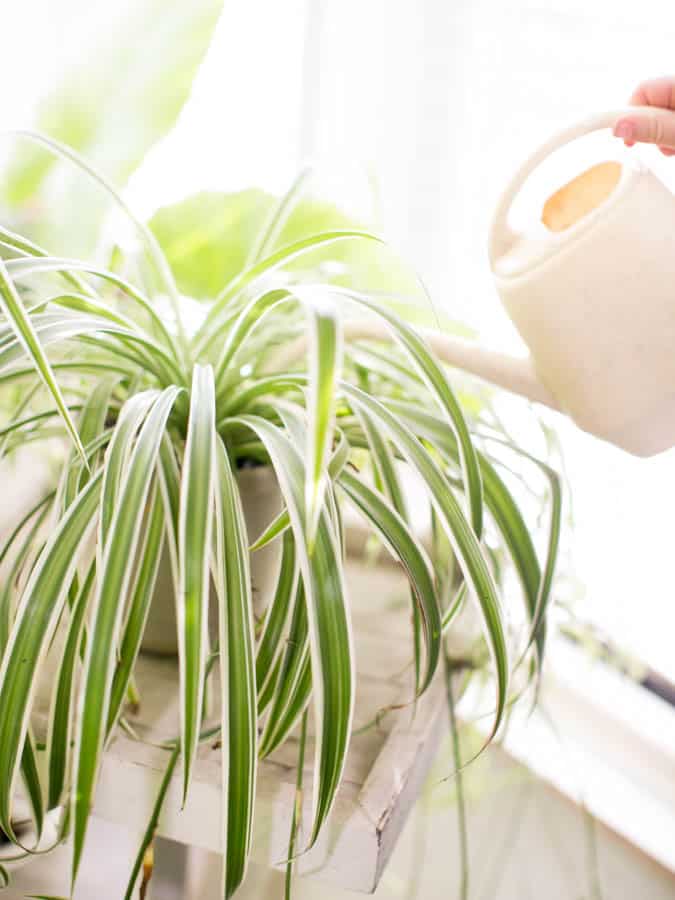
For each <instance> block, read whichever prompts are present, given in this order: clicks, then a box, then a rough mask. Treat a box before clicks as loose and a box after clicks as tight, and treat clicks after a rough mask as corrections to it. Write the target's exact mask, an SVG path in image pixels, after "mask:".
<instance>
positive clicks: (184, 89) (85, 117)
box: [1, 0, 222, 253]
mask: <svg viewBox="0 0 675 900" xmlns="http://www.w3.org/2000/svg"><path fill="white" fill-rule="evenodd" d="M109 9H110V10H111V12H109V13H108V15H107V17H106V18H107V21H105V22H101V24H100V26H99V28H98V31H97V34H96V36H95V37H90V38H89V46H88V47H87V52H86V53H83V54H82V56H81V58H80V60H81V61H80V62H79V63H78V64H77V65H74V66H73V67H72V68H70V69H69V70H67V71H66V72H65V73H64V75H63V78H62V80H61V81H60V82H59V83H58V84H57V85H56V86H55V87H53V88H52V90H51V91H50V92H49V93H48V94H47V95H46V96H45V97H44V98H43V100H42V102H41V103H40V106H39V109H38V113H37V121H36V123H35V125H36V127H37V128H38V129H39V130H40V131H42V132H44V133H45V134H48V135H49V136H50V137H53V138H56V139H57V140H60V141H62V142H63V143H66V144H68V145H70V146H71V147H72V148H73V149H75V150H77V151H78V152H80V153H82V154H83V155H85V156H86V157H87V159H88V161H89V162H90V163H92V164H93V165H94V166H95V167H97V168H100V169H101V171H103V172H105V173H106V175H107V176H108V177H109V178H110V179H111V180H112V181H113V182H115V183H116V184H117V185H119V186H121V185H123V184H124V183H125V182H126V181H127V179H128V178H129V176H130V175H131V173H132V172H133V171H134V170H135V169H136V168H137V166H138V165H139V163H140V162H141V161H142V160H143V158H144V157H145V155H146V153H147V152H148V150H149V149H150V148H151V147H152V146H153V145H154V144H155V143H156V142H157V141H158V140H159V139H160V138H161V137H163V135H165V134H166V133H167V132H168V131H169V129H170V128H171V127H172V126H173V125H174V123H175V122H176V119H177V118H178V114H179V113H180V111H181V109H182V108H183V105H184V103H185V101H186V100H187V98H188V96H189V93H190V88H191V86H192V81H193V78H194V76H195V73H196V71H197V69H198V67H199V65H200V63H201V61H202V59H203V57H204V54H205V53H206V50H207V48H208V46H209V43H210V40H211V36H212V34H213V30H214V28H215V25H216V22H217V21H218V17H219V15H220V13H221V10H222V0H191V2H190V3H169V4H167V3H165V2H163V0H140V2H139V0H137V2H134V3H127V4H123V5H122V9H120V7H119V4H113V5H112V6H110V7H109ZM129 35H136V36H138V38H139V40H129ZM53 168H54V160H53V158H52V157H51V156H49V155H48V154H46V153H45V152H44V151H42V150H40V149H36V148H33V147H27V146H26V145H25V143H24V142H23V141H22V142H21V145H20V146H17V149H16V151H15V152H14V153H13V156H12V158H11V159H10V162H9V165H8V167H7V168H6V170H5V173H6V174H5V178H4V179H3V187H2V194H1V197H2V201H3V203H4V205H6V206H8V207H9V208H10V209H11V210H13V212H14V213H15V214H16V212H17V208H18V207H20V206H21V204H24V203H25V202H26V201H27V200H30V210H31V212H30V218H31V221H32V222H34V223H39V224H37V225H36V227H32V228H30V232H31V234H32V235H33V236H34V237H35V238H36V239H37V240H38V241H39V242H40V243H43V244H45V245H46V246H50V245H51V244H52V243H53V240H52V239H53V238H54V237H55V236H56V237H58V243H59V244H61V243H63V237H62V235H63V231H64V229H65V230H66V232H67V239H66V240H67V241H68V249H69V251H71V252H78V253H81V252H83V251H86V250H88V249H91V247H92V245H93V242H94V241H95V239H96V228H95V227H93V226H95V225H96V224H97V223H98V221H99V220H100V216H101V214H102V212H103V210H104V208H105V207H104V202H105V201H104V200H103V198H101V197H98V196H94V195H92V192H91V190H90V189H88V186H86V185H84V186H83V185H82V182H81V180H80V179H79V177H77V176H75V177H73V176H72V173H71V172H67V173H66V172H65V170H64V172H63V173H62V174H63V175H64V176H65V183H64V182H62V183H60V184H58V183H57V181H56V180H54V179H48V177H47V176H48V175H50V173H51V172H52V170H53ZM61 191H63V192H64V193H65V194H67V196H68V203H67V204H65V205H64V204H60V205H59V221H58V223H54V224H53V225H51V226H50V224H49V222H48V220H46V219H45V218H44V216H40V215H36V212H38V211H39V210H42V211H43V212H44V211H46V210H49V208H50V203H51V201H52V200H53V198H54V197H55V195H56V193H57V192H61ZM15 217H16V215H15ZM25 224H26V222H25V220H24V225H25ZM54 226H56V228H55V227H54Z"/></svg>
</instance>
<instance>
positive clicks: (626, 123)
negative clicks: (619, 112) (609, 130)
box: [614, 119, 635, 141]
mask: <svg viewBox="0 0 675 900" xmlns="http://www.w3.org/2000/svg"><path fill="white" fill-rule="evenodd" d="M614 137H618V138H623V139H624V140H625V141H630V140H631V139H632V138H634V137H635V126H634V125H633V123H632V122H631V121H630V119H620V120H619V121H618V122H617V123H616V125H615V126H614Z"/></svg>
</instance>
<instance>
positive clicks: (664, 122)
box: [614, 109, 675, 149]
mask: <svg viewBox="0 0 675 900" xmlns="http://www.w3.org/2000/svg"><path fill="white" fill-rule="evenodd" d="M614 136H615V137H618V138H622V139H623V140H624V141H628V142H629V143H635V142H640V143H644V144H658V145H659V146H660V147H664V148H666V149H675V112H671V111H670V110H667V109H654V110H650V111H645V112H639V113H638V112H636V113H635V114H634V115H630V116H624V117H622V118H621V119H619V121H618V122H617V123H616V124H615V126H614Z"/></svg>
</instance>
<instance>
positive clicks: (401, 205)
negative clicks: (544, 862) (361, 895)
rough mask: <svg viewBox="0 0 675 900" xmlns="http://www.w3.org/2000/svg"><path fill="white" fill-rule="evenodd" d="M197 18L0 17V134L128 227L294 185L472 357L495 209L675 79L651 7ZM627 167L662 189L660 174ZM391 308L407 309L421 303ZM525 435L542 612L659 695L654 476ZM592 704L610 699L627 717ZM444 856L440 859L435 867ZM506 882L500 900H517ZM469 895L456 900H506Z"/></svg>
mask: <svg viewBox="0 0 675 900" xmlns="http://www.w3.org/2000/svg"><path fill="white" fill-rule="evenodd" d="M220 6H221V4H220V3H215V2H206V0H199V2H195V3H194V4H193V3H188V2H172V3H168V4H167V3H165V2H157V0H127V2H118V3H116V4H109V3H100V2H99V3H97V2H91V0H90V2H86V3H85V2H84V0H59V2H54V0H23V2H22V3H21V4H13V5H12V6H11V9H10V7H9V5H8V4H7V6H6V8H3V17H2V29H3V38H4V39H3V48H2V54H1V55H0V76H1V83H2V85H3V88H4V90H3V99H2V120H3V127H5V128H22V127H32V126H34V125H35V124H36V122H37V123H38V124H39V125H40V126H41V127H44V128H45V129H46V130H47V131H50V130H51V131H53V132H55V133H57V136H61V137H63V138H64V139H66V140H72V139H73V138H74V137H75V138H77V140H78V141H79V145H80V146H81V149H82V152H83V153H84V155H85V156H86V157H87V158H88V159H90V160H91V161H92V162H93V163H94V164H95V165H96V166H98V167H99V168H101V170H102V171H103V172H105V173H107V174H108V175H109V176H110V177H111V178H112V180H113V181H115V182H117V183H118V184H121V185H126V189H125V197H126V198H127V199H128V201H129V203H130V205H131V206H132V207H133V208H134V210H135V211H136V212H137V213H138V214H139V215H140V216H141V217H143V218H149V217H150V216H152V215H153V214H154V213H155V212H156V211H157V210H158V209H160V208H161V207H162V206H165V205H167V204H169V203H174V202H178V201H181V200H182V199H183V198H185V197H187V196H189V195H191V194H193V193H195V192H197V191H227V192H233V191H241V190H244V189H248V188H256V189H262V190H264V191H268V192H271V193H274V194H280V193H282V192H283V191H284V190H285V189H286V188H287V187H288V186H289V184H290V183H291V182H292V180H293V178H294V177H295V176H296V175H297V173H298V171H299V170H300V169H301V167H303V166H304V165H306V164H312V165H314V166H315V167H316V171H315V174H314V175H313V191H315V192H316V193H317V194H318V195H320V196H322V197H324V198H326V199H328V200H330V201H331V202H333V203H336V204H338V205H339V206H340V207H341V208H344V210H345V212H346V213H347V214H348V215H349V216H352V217H355V218H356V219H357V220H359V221H362V222H364V223H367V224H369V225H371V226H373V227H377V228H380V229H381V230H382V231H383V232H384V234H385V235H386V236H387V238H388V239H389V240H390V241H391V243H392V244H393V246H394V247H395V248H396V249H397V250H398V251H399V252H400V253H401V254H402V255H403V256H404V257H405V258H406V259H407V260H408V261H409V262H410V263H411V265H412V266H413V267H414V268H415V269H416V270H417V272H419V274H420V275H421V277H422V278H423V280H424V282H425V284H426V285H427V287H428V289H429V292H430V295H431V297H432V299H433V303H434V305H435V307H436V309H437V311H438V312H440V313H445V314H446V315H447V316H448V317H449V318H451V319H452V320H455V321H458V322H462V323H464V324H465V325H467V326H468V327H470V328H471V329H472V330H473V332H474V333H475V335H476V336H477V338H478V339H479V340H481V341H483V342H485V343H486V344H488V345H490V346H493V347H496V348H501V349H506V350H513V351H515V352H518V353H522V352H523V348H522V345H521V344H520V342H519V339H518V337H517V335H516V334H515V332H514V330H513V328H512V326H511V325H510V323H509V322H508V320H507V319H506V316H505V315H504V313H503V312H502V310H501V309H500V306H499V303H498V300H497V296H496V292H495V289H494V286H493V284H492V279H491V275H490V271H489V267H488V263H487V257H486V236H487V230H488V227H489V223H490V217H491V213H492V209H493V207H494V205H495V202H496V199H497V197H498V196H499V193H500V191H501V190H502V188H503V187H504V185H505V184H506V182H507V181H508V179H509V177H510V176H511V174H512V173H513V171H514V169H515V167H516V166H517V165H518V164H519V163H520V161H521V160H522V159H523V158H524V157H525V155H529V154H530V153H531V152H532V151H533V150H534V149H535V148H536V147H537V146H538V145H539V144H540V143H541V142H542V141H543V140H544V139H545V138H546V137H547V136H548V135H549V134H550V133H551V132H553V131H555V130H557V129H559V128H561V127H564V126H565V125H566V124H569V123H570V122H572V121H574V120H577V119H580V118H582V117H583V116H585V115H586V114H587V113H590V112H593V111H599V110H603V109H608V108H616V107H620V106H622V105H623V104H624V103H626V102H627V100H628V97H629V96H630V94H631V92H632V90H633V89H634V87H635V86H636V85H637V83H638V82H639V81H640V80H642V79H645V78H647V77H652V76H656V75H660V74H667V73H675V51H674V49H673V48H674V47H675V11H674V10H670V9H669V7H668V5H667V4H664V3H663V2H660V0H642V2H641V3H639V4H636V3H634V2H627V0H583V2H582V0H564V2H563V0H511V2H510V3H508V4H503V3H500V2H498V0H453V2H452V3H448V2H446V0H340V2H338V0H332V2H331V0H281V2H262V0H248V2H246V3H244V2H241V0H239V2H236V0H229V2H225V4H224V6H223V12H222V15H221V16H220V18H219V19H218V15H219V14H220ZM216 20H217V24H214V23H215V22H216ZM212 29H213V31H212ZM211 33H212V37H211ZM206 47H208V49H207V50H206ZM202 48H203V49H204V50H205V56H204V61H203V64H201V65H198V64H197V63H196V62H195V60H199V59H201V51H202ZM193 70H196V76H195V78H194V84H193V85H192V87H191V88H190V83H191V79H192V74H193ZM55 98H56V99H55ZM183 101H184V103H183ZM167 130H168V133H166V134H165V132H166V131H167ZM59 132H60V133H59ZM626 153H628V151H625V150H624V149H623V147H622V146H621V145H620V144H619V143H618V142H616V141H614V140H613V139H611V137H610V136H608V135H599V136H595V137H593V138H589V139H586V140H584V141H583V142H580V143H578V144H576V145H575V146H573V147H570V148H567V149H566V150H564V151H562V152H561V153H560V154H557V155H556V158H555V159H554V160H552V161H551V162H550V163H549V164H547V166H546V167H544V168H543V169H542V170H541V171H540V172H539V173H538V175H537V177H535V178H533V179H532V181H531V183H530V185H529V186H528V190H527V192H526V193H527V196H525V197H524V198H523V202H522V203H521V204H520V209H519V210H518V211H517V212H518V220H519V223H520V225H521V227H523V228H525V229H527V228H533V227H536V221H537V218H538V212H537V210H538V209H540V208H541V205H542V203H543V200H544V199H545V198H546V196H548V194H549V193H551V191H552V190H553V189H554V188H555V187H557V186H558V185H559V184H561V183H562V182H563V181H564V180H565V178H566V177H567V175H568V174H569V173H571V172H574V171H578V170H579V168H580V167H581V166H584V167H585V166H587V165H589V164H590V163H591V162H594V161H597V160H598V159H607V158H623V156H624V154H626ZM630 153H632V154H636V153H639V154H640V155H641V156H642V157H644V158H645V159H646V160H647V162H648V163H649V164H650V165H651V166H652V167H653V168H654V169H655V170H656V171H657V173H658V174H659V176H660V177H661V178H662V179H663V180H664V181H665V182H666V183H667V184H669V185H670V186H671V187H672V188H673V189H675V161H673V160H665V159H663V158H661V157H659V156H658V154H656V153H652V152H650V151H648V150H644V149H640V150H639V151H636V150H633V151H630ZM17 154H18V156H17ZM0 158H1V162H2V166H1V167H0V171H6V172H12V171H15V167H16V166H17V165H19V166H20V165H21V164H22V159H23V157H22V151H20V150H19V151H17V144H16V139H10V138H3V141H2V144H1V145H0ZM17 160H18V162H17ZM24 162H25V160H24ZM27 168H30V167H29V166H28V167H27ZM1 180H2V179H1V178H0V181H1ZM27 183H28V182H27ZM53 189H54V190H57V191H60V192H61V195H62V196H65V197H67V196H68V193H67V192H68V191H71V190H72V191H74V190H80V188H79V187H76V186H74V185H73V183H72V182H62V183H59V184H56V185H54V188H53ZM78 208H79V207H78ZM62 224H63V223H62ZM75 224H76V225H77V226H78V227H77V228H73V229H72V230H69V229H68V228H66V227H62V228H61V231H60V237H59V241H60V242H61V243H60V245H59V246H53V245H52V249H53V250H54V252H56V253H59V254H61V255H64V256H67V255H69V254H75V253H77V252H78V250H79V247H78V246H77V243H78V242H79V241H83V240H86V223H85V222H78V223H75ZM111 227H114V223H113V224H112V225H111ZM411 301H412V302H415V303H418V304H421V305H422V306H424V304H427V303H428V301H426V300H425V299H424V298H423V296H422V294H421V293H419V294H417V295H416V296H413V297H411ZM426 312H427V313H428V312H429V310H428V309H426ZM497 403H498V407H499V410H500V413H501V414H502V415H503V417H504V419H505V421H506V422H508V426H509V428H510V429H511V430H512V431H513V432H514V433H516V434H519V433H520V429H530V428H532V424H531V416H529V415H523V413H522V404H521V402H520V401H515V400H511V399H509V398H503V397H500V398H498V401H497ZM545 422H546V423H548V425H550V426H551V427H552V428H554V429H555V431H556V432H557V434H558V436H559V440H560V443H561V446H562V449H563V453H564V459H565V467H566V477H567V480H568V482H569V485H570V493H569V497H570V503H569V504H568V507H567V509H566V516H567V521H568V524H569V525H570V526H571V527H568V528H567V529H566V534H565V545H566V563H565V571H564V572H563V577H562V578H561V579H560V584H559V597H560V598H561V599H562V601H564V602H565V603H569V604H570V605H572V606H573V608H574V610H575V612H576V615H577V616H578V617H579V619H581V620H582V621H583V622H586V623H588V624H589V625H590V626H591V627H592V628H594V629H598V630H599V632H600V633H601V635H602V636H604V637H606V638H607V639H608V640H610V641H611V642H613V643H615V644H616V646H617V647H619V648H620V649H621V650H622V651H624V652H625V653H626V654H627V655H628V656H629V657H631V658H632V659H633V660H634V661H637V662H638V663H639V664H642V665H645V666H649V667H651V669H653V670H654V671H655V672H657V673H660V674H662V675H663V676H665V677H666V678H667V679H670V680H673V681H675V654H673V651H672V642H673V638H672V635H673V632H674V626H675V591H674V590H673V583H672V582H673V579H672V558H673V549H672V547H673V515H672V512H671V510H672V508H673V498H674V497H675V455H674V454H673V453H672V452H671V453H667V454H663V455H661V456H660V457H658V458H656V459H652V460H648V461H643V460H634V459H631V458H629V457H627V456H625V455H623V454H621V453H620V452H619V451H617V450H614V449H612V448H610V447H608V446H605V445H603V444H601V443H600V442H598V441H596V440H594V439H592V438H590V437H588V436H586V435H584V434H581V433H579V432H577V431H575V430H574V429H573V428H572V427H571V426H570V425H569V424H568V423H567V422H565V421H563V420H562V419H560V418H559V417H556V416H555V415H553V414H551V415H550V416H547V417H546V418H545ZM531 438H532V440H533V441H541V440H543V438H542V435H541V434H540V433H539V432H533V433H532V436H531ZM524 439H525V438H523V440H524ZM561 652H564V651H561ZM611 690H613V689H610V699H611V700H612V702H616V704H617V705H621V704H623V703H624V702H628V701H625V698H624V695H623V694H612V693H611ZM647 705H648V704H645V705H641V701H639V702H637V706H636V707H635V708H637V709H640V710H643V709H644V710H646V709H647ZM631 708H632V707H631ZM574 715H575V714H574V712H572V713H571V717H572V718H574ZM645 716H647V712H645ZM636 758H639V751H638V756H637V757H636ZM636 764H637V763H636ZM547 802H548V801H547ZM551 802H553V801H551ZM556 802H557V801H556ZM549 808H550V804H549ZM486 815H487V819H486V822H485V829H487V830H486V833H488V831H489V819H490V816H489V810H488V811H487V813H486ZM505 815H506V814H505ZM562 815H563V813H560V816H562ZM565 815H566V814H565ZM554 820H555V821H556V822H557V823H558V825H556V826H555V827H556V828H558V827H560V828H562V830H563V831H565V827H563V825H562V824H561V822H562V819H561V818H560V817H558V818H556V819H554ZM575 822H576V824H575V825H574V828H572V827H571V826H570V830H573V831H574V834H575V837H574V840H575V841H576V840H577V839H578V841H579V842H580V844H579V848H580V849H579V850H578V853H577V852H576V851H575V852H571V851H569V848H568V849H567V850H565V851H564V853H569V855H568V856H567V857H565V858H564V859H562V861H561V862H560V864H559V868H560V874H559V878H560V879H562V881H561V883H562V884H563V885H565V884H566V885H567V886H566V887H565V892H561V893H560V896H561V897H563V896H565V897H581V896H584V897H585V896H588V897H590V896H595V894H594V891H595V890H596V887H597V885H596V886H595V887H594V886H593V885H594V882H593V878H592V877H591V876H589V877H586V873H587V871H588V870H587V869H586V868H585V866H586V862H587V855H588V853H589V852H591V851H592V845H590V846H591V851H589V849H588V848H589V844H588V842H587V841H586V840H585V838H584V834H585V832H584V828H585V825H584V821H583V820H579V819H577V820H575ZM533 828H534V830H535V831H536V829H537V826H536V825H534V826H533ZM411 833H412V832H411ZM409 840H410V841H412V840H413V838H412V837H411V838H410V839H409ZM423 840H425V839H423ZM408 846H413V845H412V844H410V843H409V845H408ZM452 846H453V845H452V839H450V838H449V839H448V848H449V851H448V852H449V853H452V852H453V851H452V849H451V848H452ZM556 846H558V845H556ZM608 846H609V845H608ZM612 846H613V845H612ZM524 852H526V848H525V850H524ZM542 852H543V851H542ZM557 852H558V851H556V853H557ZM561 852H562V851H561ZM606 852H607V854H610V855H611V853H614V852H615V851H614V850H611V851H610V850H607V851H606ZM410 853H411V854H412V856H411V860H412V862H411V863H410V865H412V867H413V869H414V867H415V858H416V857H415V853H414V850H410ZM564 853H563V855H564ZM616 854H618V855H616V858H617V859H619V858H624V857H621V853H620V852H619V851H616ZM554 855H555V854H554ZM608 858H609V857H608ZM514 859H516V860H517V857H514ZM585 860H586V862H585ZM617 865H618V863H617ZM486 871H487V870H486ZM500 871H501V870H500ZM591 871H592V867H591ZM616 871H618V870H616ZM626 871H628V870H626ZM631 871H632V870H631ZM615 876H616V872H615ZM396 877H397V876H396V875H395V874H393V875H392V876H391V878H390V880H391V879H394V880H395V878H396ZM402 877H403V876H401V878H402ZM481 877H483V878H487V877H488V876H487V874H485V872H483V873H482V875H481ZM616 877H617V878H618V876H616ZM621 877H623V878H624V879H628V880H627V881H624V882H623V888H622V890H623V889H625V891H626V892H624V893H620V892H616V891H618V890H619V889H618V888H616V889H615V892H614V893H611V894H608V896H615V897H618V896H622V897H623V896H625V897H629V896H630V897H635V896H649V897H651V896H654V897H657V896H658V897H660V896H664V897H665V896H675V893H670V891H671V887H670V884H671V883H670V882H667V884H666V882H664V884H666V886H665V887H664V886H661V887H654V885H655V884H656V882H657V881H658V878H660V877H661V876H660V875H658V878H657V876H656V875H654V879H656V880H655V881H653V882H650V884H652V887H651V888H650V890H653V891H654V892H653V893H649V892H645V891H644V890H642V889H641V888H640V886H639V885H640V884H643V885H644V883H646V882H644V883H643V882H640V881H639V880H638V881H637V882H636V885H635V887H634V888H630V890H629V888H628V885H629V883H630V879H629V876H628V875H626V874H625V873H624V876H621ZM645 877H646V876H645ZM513 878H514V879H515V880H513V879H512V881H513V885H515V886H516V887H514V888H513V890H514V891H517V890H518V888H517V885H518V883H519V882H518V876H517V872H516V873H515V874H514V876H513ZM565 878H568V879H569V881H568V882H565ZM620 881H621V878H618V880H617V881H616V882H615V883H616V884H618V883H619V882H620ZM392 883H393V882H392ZM486 883H487V882H486ZM659 884H660V882H659ZM524 885H525V882H524V881H523V882H522V883H521V888H520V890H521V893H520V894H519V896H521V897H526V896H535V895H537V894H536V893H535V890H536V885H533V884H528V885H526V886H524ZM390 889H391V890H394V888H393V887H391V884H390ZM308 890H309V891H310V893H308V894H307V896H310V895H311V896H314V895H313V894H311V890H312V888H311V886H310V888H308ZM405 890H408V888H406V889H405ZM410 890H412V889H410ZM415 890H417V888H415ZM484 890H485V892H486V893H485V892H484V893H483V894H480V893H476V896H477V897H478V896H485V897H487V898H489V897H496V896H499V897H502V896H504V897H505V896H507V894H506V893H499V890H498V888H490V887H489V884H488V886H487V887H485V889H484ZM658 891H661V893H659V892H658ZM528 892H529V893H528ZM263 895H264V896H267V895H266V894H265V893H264V889H263V888H262V887H261V888H260V893H259V896H263ZM398 895H400V896H405V892H404V891H403V888H401V889H400V891H399V894H398ZM516 895H517V893H514V894H513V896H516ZM382 896H389V895H385V894H382ZM391 896H394V894H391ZM409 896H410V897H413V896H415V894H413V893H410V894H409ZM419 896H420V897H423V896H433V897H436V896H439V897H440V896H441V894H440V893H438V894H436V893H433V894H432V893H426V894H425V893H424V892H422V893H419ZM448 896H451V894H448ZM508 896H511V894H509V895H508ZM547 896H553V894H548V893H547ZM556 896H558V895H557V894H556Z"/></svg>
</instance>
